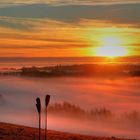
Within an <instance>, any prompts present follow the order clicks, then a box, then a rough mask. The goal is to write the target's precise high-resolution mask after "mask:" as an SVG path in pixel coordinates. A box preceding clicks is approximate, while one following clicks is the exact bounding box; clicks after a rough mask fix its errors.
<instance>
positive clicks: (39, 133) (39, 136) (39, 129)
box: [36, 98, 41, 140]
mask: <svg viewBox="0 0 140 140" xmlns="http://www.w3.org/2000/svg"><path fill="white" fill-rule="evenodd" d="M36 108H37V111H38V114H39V128H38V140H41V102H40V98H36Z"/></svg>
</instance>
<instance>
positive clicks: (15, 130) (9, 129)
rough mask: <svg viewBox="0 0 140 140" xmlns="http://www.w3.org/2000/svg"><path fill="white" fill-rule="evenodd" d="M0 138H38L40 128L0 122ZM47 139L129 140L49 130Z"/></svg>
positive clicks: (8, 139)
mask: <svg viewBox="0 0 140 140" xmlns="http://www.w3.org/2000/svg"><path fill="white" fill-rule="evenodd" d="M41 133H42V138H41V140H44V130H42V131H41ZM0 140H38V129H36V128H31V127H25V126H19V125H13V124H6V123H0ZM47 140H128V139H121V138H115V137H111V138H106V137H94V136H84V135H77V134H70V133H62V132H57V131H50V130H49V131H48V139H47Z"/></svg>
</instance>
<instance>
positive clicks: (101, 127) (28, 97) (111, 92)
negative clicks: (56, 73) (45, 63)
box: [0, 77, 140, 138]
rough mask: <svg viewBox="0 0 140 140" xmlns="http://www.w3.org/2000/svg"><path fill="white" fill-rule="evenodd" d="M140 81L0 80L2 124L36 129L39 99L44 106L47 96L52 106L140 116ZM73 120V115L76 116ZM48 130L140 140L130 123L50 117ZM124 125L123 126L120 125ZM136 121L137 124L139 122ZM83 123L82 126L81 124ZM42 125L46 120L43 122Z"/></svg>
mask: <svg viewBox="0 0 140 140" xmlns="http://www.w3.org/2000/svg"><path fill="white" fill-rule="evenodd" d="M139 83H140V78H126V79H94V78H44V79H41V78H25V77H24V78H23V77H0V112H1V113H0V121H2V122H9V123H16V124H23V125H28V126H34V127H37V125H38V118H37V112H36V108H35V99H36V97H38V96H39V97H41V99H42V106H43V105H44V97H45V95H46V94H50V95H51V104H50V106H51V105H53V104H54V103H56V102H57V103H63V102H69V103H70V104H74V105H76V106H79V107H80V108H81V109H83V110H85V111H87V112H88V111H90V110H92V109H95V108H97V109H100V108H106V109H108V110H110V111H111V112H112V113H113V115H114V117H115V118H118V117H119V116H121V114H125V112H126V113H131V112H133V111H134V110H135V111H137V112H140V93H139V90H140V84H139ZM73 116H74V115H73ZM48 120H49V125H48V126H49V129H53V130H60V131H66V132H74V133H82V134H83V133H84V134H92V135H105V136H121V137H128V138H129V137H132V138H134V137H136V138H140V134H139V130H140V126H139V123H137V122H136V124H135V123H133V122H131V121H130V120H128V121H125V123H124V120H123V119H120V120H119V123H118V122H117V121H118V120H117V121H116V119H115V121H114V119H110V118H109V120H108V121H105V120H104V119H100V120H99V121H97V120H94V119H93V120H91V119H89V118H88V117H85V118H83V117H82V115H81V116H80V117H79V118H78V117H76V115H75V117H72V116H70V117H69V116H68V115H64V114H61V115H59V114H53V113H52V114H51V113H49V118H48ZM121 121H122V122H121ZM136 121H137V120H136ZM81 122H82V123H81ZM42 123H43V120H42Z"/></svg>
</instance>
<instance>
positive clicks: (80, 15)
mask: <svg viewBox="0 0 140 140" xmlns="http://www.w3.org/2000/svg"><path fill="white" fill-rule="evenodd" d="M139 7H140V4H124V5H106V6H102V5H98V6H97V5H96V6H94V5H61V6H51V5H47V4H31V5H18V6H10V7H4V8H0V16H4V17H5V16H7V17H14V18H32V19H44V18H46V19H51V20H57V21H63V22H70V23H78V22H79V20H80V19H92V20H104V21H106V20H108V21H112V22H115V23H121V24H136V25H139V23H140V16H139V13H140V8H139Z"/></svg>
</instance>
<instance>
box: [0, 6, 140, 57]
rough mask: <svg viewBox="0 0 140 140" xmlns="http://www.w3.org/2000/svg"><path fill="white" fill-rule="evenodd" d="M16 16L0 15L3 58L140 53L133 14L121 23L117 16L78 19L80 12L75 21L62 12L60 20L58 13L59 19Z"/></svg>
mask: <svg viewBox="0 0 140 140" xmlns="http://www.w3.org/2000/svg"><path fill="white" fill-rule="evenodd" d="M33 6H34V5H33ZM130 6H131V4H130ZM17 7H18V6H17ZM58 7H59V6H58ZM95 7H96V6H95ZM132 7H133V5H132ZM24 8H26V7H24ZM51 8H52V7H51ZM51 8H50V9H51ZM78 8H79V9H80V7H77V9H78ZM87 8H88V7H87ZM90 8H91V7H89V9H90ZM101 8H102V7H101ZM1 9H2V8H0V11H1ZM7 9H8V10H7ZM7 9H6V10H7V11H10V10H11V9H10V8H7ZM9 9H10V10H9ZM30 9H31V8H30ZM102 9H103V8H102ZM2 10H3V9H2ZM23 11H24V10H23ZM17 12H18V10H17ZM81 12H83V11H81ZM84 12H85V11H84ZM84 12H83V13H84ZM118 12H120V11H118ZM121 12H122V11H121ZM123 12H125V11H123ZM134 12H135V11H134ZM19 13H20V11H19ZM128 14H129V13H128ZM19 15H20V14H19ZM120 15H121V14H120ZM16 16H17V15H14V16H13V15H10V13H9V16H4V15H2V16H1V15H0V30H1V34H0V56H1V57H80V56H100V55H101V56H107V55H109V53H114V54H113V55H114V56H139V55H140V44H139V40H140V29H139V24H138V22H136V23H132V22H129V21H128V19H129V17H127V19H126V21H125V20H124V22H123V23H121V22H122V21H121V19H117V16H116V18H114V19H112V18H111V17H107V18H108V19H106V20H101V19H100V18H99V19H98V18H97V19H94V18H93V19H89V18H87V17H86V18H80V17H79V18H78V16H80V14H79V15H77V17H76V19H77V21H69V19H70V20H72V19H71V14H70V15H69V17H66V16H67V15H64V16H63V17H61V18H60V17H59V15H58V19H57V14H56V17H55V19H54V18H48V17H46V18H41V17H39V18H32V17H30V18H29V17H22V14H21V17H19V16H17V17H16ZM32 16H33V17H34V14H33V15H32ZM52 17H53V16H52ZM103 17H104V16H103ZM105 17H106V15H105ZM59 18H60V19H59ZM63 18H64V20H63ZM131 18H132V17H130V19H131ZM114 49H116V50H115V51H114ZM122 51H124V53H122ZM115 53H116V54H115Z"/></svg>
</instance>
